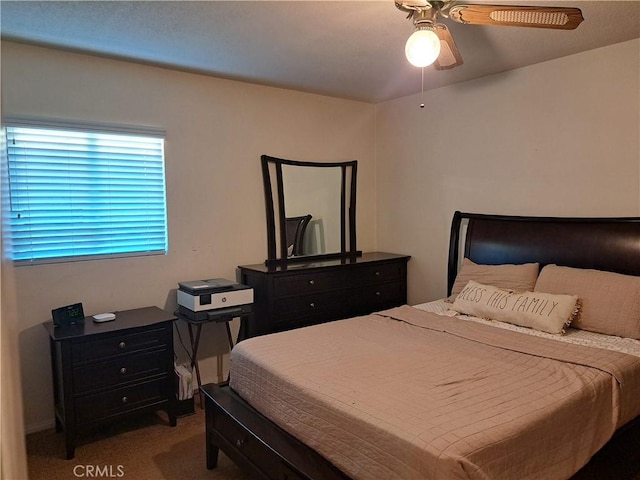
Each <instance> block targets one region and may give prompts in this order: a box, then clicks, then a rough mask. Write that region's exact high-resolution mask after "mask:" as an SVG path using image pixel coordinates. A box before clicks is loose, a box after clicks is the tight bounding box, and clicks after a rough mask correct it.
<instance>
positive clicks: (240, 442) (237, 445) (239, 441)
mask: <svg viewBox="0 0 640 480" xmlns="http://www.w3.org/2000/svg"><path fill="white" fill-rule="evenodd" d="M243 444H244V440H241V439H238V440H236V447H241V446H242V445H243Z"/></svg>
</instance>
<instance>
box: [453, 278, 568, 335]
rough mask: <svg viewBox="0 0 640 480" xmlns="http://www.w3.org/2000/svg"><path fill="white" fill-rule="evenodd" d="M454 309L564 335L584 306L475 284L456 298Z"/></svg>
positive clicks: (562, 298) (557, 297) (565, 299)
mask: <svg viewBox="0 0 640 480" xmlns="http://www.w3.org/2000/svg"><path fill="white" fill-rule="evenodd" d="M453 309H454V310H455V311H457V312H460V313H465V314H467V315H473V316H474V317H481V318H488V319H490V320H499V321H501V322H507V323H513V324H514V325H520V326H521V327H529V328H533V329H535V330H541V331H543V332H548V333H560V334H562V333H564V329H565V328H566V327H568V326H569V325H570V324H571V321H572V320H573V319H574V317H575V316H576V315H577V314H578V311H579V309H580V306H579V303H578V297H577V296H576V295H553V294H550V293H540V292H523V293H516V292H511V291H509V290H503V289H501V288H496V287H494V286H491V285H483V284H481V283H478V282H474V281H473V280H471V281H469V283H467V286H466V287H464V288H463V289H462V291H461V292H460V294H459V295H458V296H457V297H456V301H455V302H454V303H453Z"/></svg>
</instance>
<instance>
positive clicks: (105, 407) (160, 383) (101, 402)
mask: <svg viewBox="0 0 640 480" xmlns="http://www.w3.org/2000/svg"><path fill="white" fill-rule="evenodd" d="M168 381H169V380H168V379H167V378H161V379H158V380H152V381H149V382H142V383H139V384H137V385H132V386H129V387H122V388H118V389H116V390H112V391H109V392H103V393H99V394H95V395H87V396H85V397H80V398H78V399H76V421H77V422H78V423H84V422H91V421H94V420H98V419H102V418H107V417H111V416H113V415H117V414H119V413H124V412H127V411H132V410H136V409H138V408H142V407H145V406H148V405H152V404H154V403H160V402H163V401H166V400H167V382H168Z"/></svg>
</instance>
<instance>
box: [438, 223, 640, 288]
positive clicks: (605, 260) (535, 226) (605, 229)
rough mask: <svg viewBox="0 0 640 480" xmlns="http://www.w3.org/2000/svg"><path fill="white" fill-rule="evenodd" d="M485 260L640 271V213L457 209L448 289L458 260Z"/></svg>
mask: <svg viewBox="0 0 640 480" xmlns="http://www.w3.org/2000/svg"><path fill="white" fill-rule="evenodd" d="M465 227H466V235H465V236H464V254H463V256H464V257H467V258H469V259H470V260H472V261H474V262H476V263H480V264H485V265H499V264H504V263H514V264H520V263H531V262H538V263H540V268H542V267H543V266H544V265H547V264H551V263H554V264H556V265H562V266H567V267H576V268H594V269H597V270H606V271H610V272H618V273H624V274H627V275H640V217H624V218H622V217H620V218H570V217H519V216H508V215H483V214H478V213H463V212H456V213H455V214H454V215H453V221H452V223H451V237H450V243H449V263H448V272H447V273H448V292H449V294H451V288H452V287H453V282H454V281H455V278H456V274H457V271H458V262H459V260H460V252H459V250H460V246H461V244H462V242H461V240H462V239H463V238H462V237H461V235H462V234H463V233H464V232H463V231H464V229H465Z"/></svg>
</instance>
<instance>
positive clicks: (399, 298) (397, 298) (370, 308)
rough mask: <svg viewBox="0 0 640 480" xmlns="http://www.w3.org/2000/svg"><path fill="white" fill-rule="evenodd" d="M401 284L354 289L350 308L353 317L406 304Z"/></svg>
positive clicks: (385, 284) (394, 283)
mask: <svg viewBox="0 0 640 480" xmlns="http://www.w3.org/2000/svg"><path fill="white" fill-rule="evenodd" d="M405 301H406V299H405V295H404V290H403V284H402V283H401V282H393V283H383V284H380V285H368V286H366V287H363V288H358V289H354V290H352V291H351V294H350V295H349V307H350V312H351V314H352V315H359V314H360V315H361V314H365V313H370V312H375V311H376V310H384V309H387V308H391V307H396V306H399V305H402V304H403V303H405Z"/></svg>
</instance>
